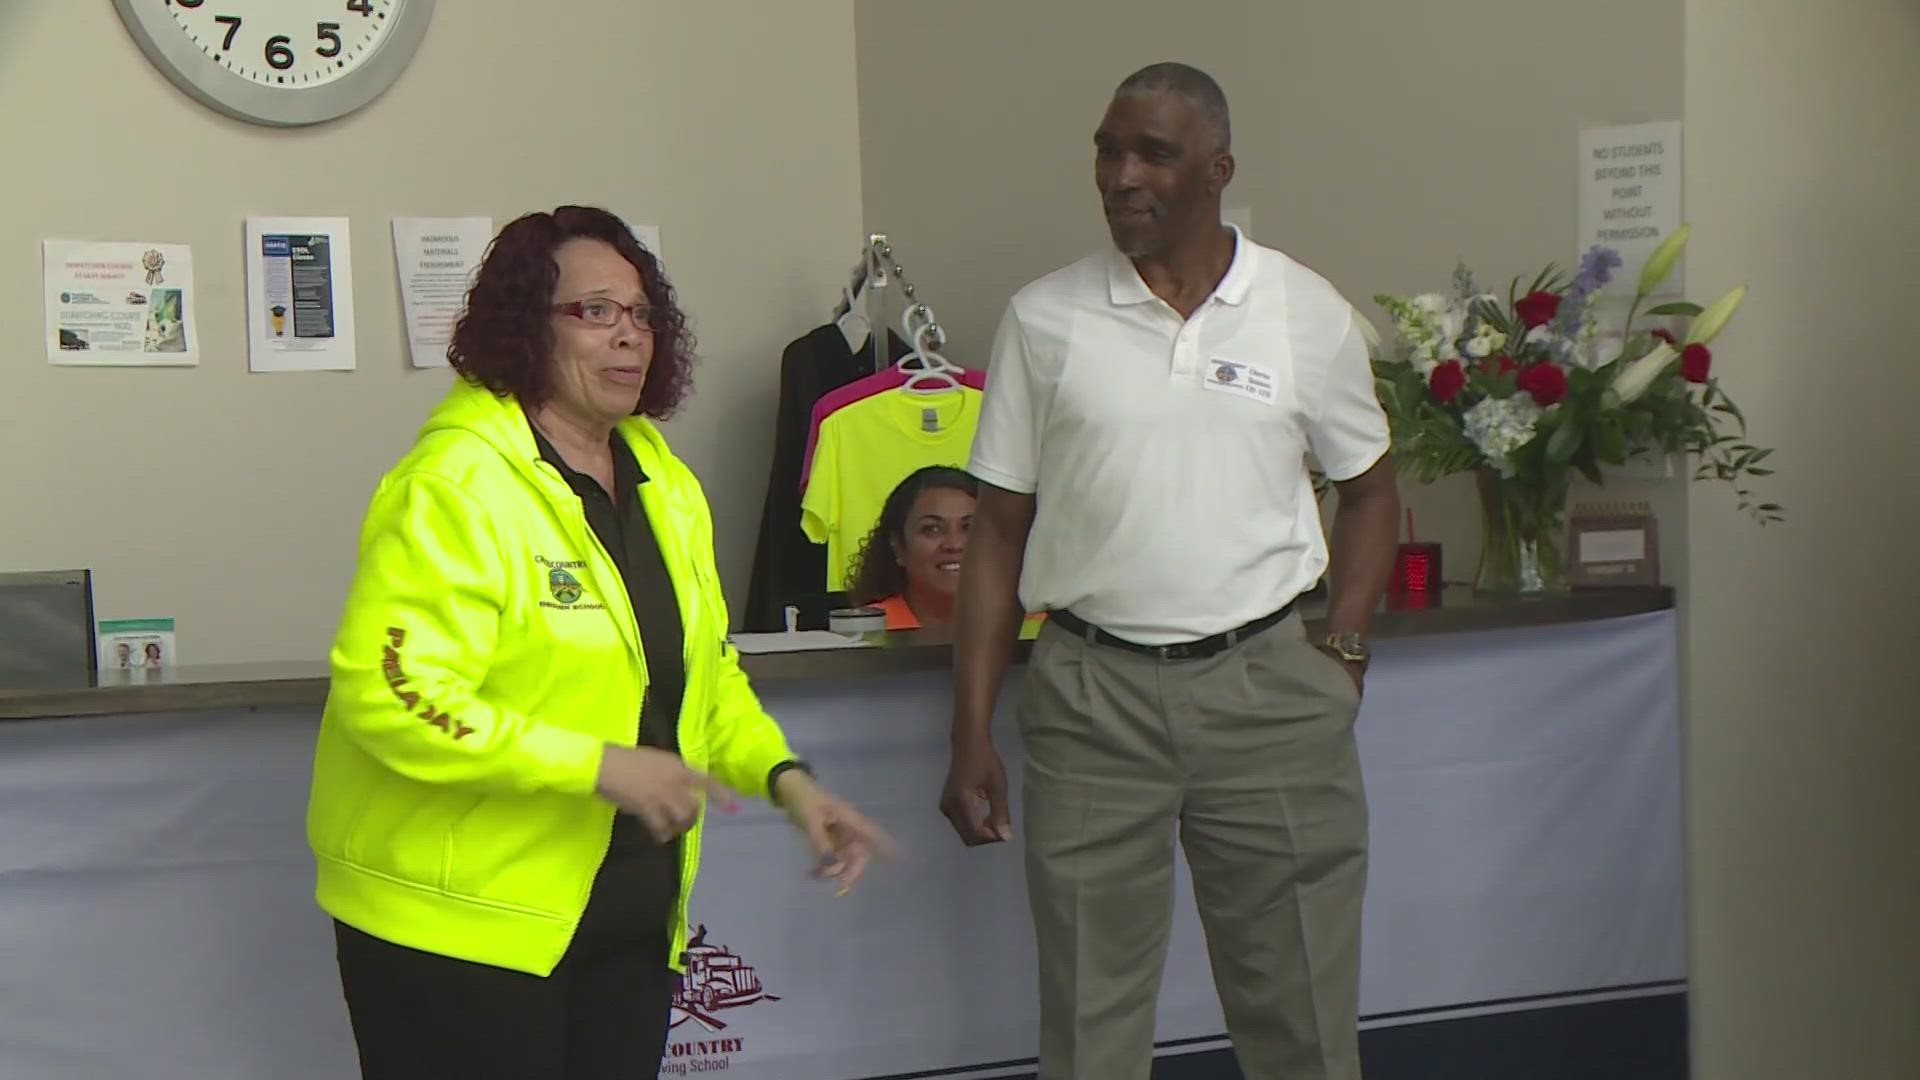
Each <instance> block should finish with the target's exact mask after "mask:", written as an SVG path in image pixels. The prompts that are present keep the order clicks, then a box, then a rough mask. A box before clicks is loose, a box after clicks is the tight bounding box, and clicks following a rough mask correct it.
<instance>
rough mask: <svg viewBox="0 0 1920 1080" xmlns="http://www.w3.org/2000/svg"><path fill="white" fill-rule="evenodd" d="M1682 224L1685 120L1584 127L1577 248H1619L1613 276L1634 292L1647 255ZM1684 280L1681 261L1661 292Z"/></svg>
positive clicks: (1672, 290) (1677, 286) (1676, 289)
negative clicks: (1682, 133)
mask: <svg viewBox="0 0 1920 1080" xmlns="http://www.w3.org/2000/svg"><path fill="white" fill-rule="evenodd" d="M1679 227H1680V121H1678V120H1661V121H1656V122H1653V123H1648V124H1626V125H1623V126H1619V127H1595V128H1585V129H1582V130H1581V132H1580V242H1579V244H1578V245H1576V248H1575V250H1576V252H1584V251H1586V250H1587V249H1588V248H1590V247H1592V246H1593V245H1595V244H1599V245H1601V246H1603V247H1609V248H1612V249H1613V250H1615V251H1617V252H1619V253H1620V258H1621V262H1622V265H1621V267H1620V269H1619V270H1618V271H1617V272H1616V273H1615V275H1614V280H1615V281H1618V282H1621V283H1622V285H1623V287H1624V289H1625V290H1626V291H1627V292H1629V293H1631V292H1632V291H1633V288H1634V286H1635V285H1637V284H1638V283H1639V280H1640V268H1641V267H1642V266H1645V265H1646V262H1647V257H1648V256H1649V255H1652V254H1653V249H1654V248H1656V247H1659V246H1660V241H1662V240H1664V239H1666V237H1667V235H1668V234H1669V233H1671V232H1673V231H1674V230H1675V229H1678V228H1679ZM1684 261H1685V260H1684V259H1682V262H1683V263H1684ZM1682 281H1683V269H1682V268H1681V267H1680V266H1676V267H1675V268H1674V271H1673V274H1672V275H1671V276H1670V277H1668V278H1667V280H1666V283H1665V284H1664V285H1663V286H1661V289H1660V292H1661V293H1662V294H1663V295H1664V294H1669V293H1679V292H1681V291H1682V290H1683V288H1684V286H1683V284H1682Z"/></svg>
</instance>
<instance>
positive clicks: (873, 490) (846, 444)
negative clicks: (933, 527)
mask: <svg viewBox="0 0 1920 1080" xmlns="http://www.w3.org/2000/svg"><path fill="white" fill-rule="evenodd" d="M979 422H980V391H978V390H975V389H973V388H972V387H961V388H960V389H958V390H940V391H932V392H927V393H921V392H918V391H900V390H884V391H881V392H880V393H878V394H875V395H873V396H872V397H869V398H864V399H862V400H860V401H856V402H854V403H853V404H851V405H845V406H842V407H841V408H839V409H838V410H836V411H835V412H833V413H832V414H831V415H829V416H828V417H827V418H826V419H825V420H822V421H821V422H820V437H819V440H818V442H817V443H816V445H815V447H814V451H813V467H812V470H811V471H810V472H809V473H808V474H807V493H806V495H805V496H804V497H803V498H802V499H801V500H800V528H801V529H802V530H803V531H804V532H805V533H806V534H807V538H808V539H810V540H812V541H813V542H814V543H816V544H825V545H827V581H826V589H827V591H828V592H837V591H839V590H841V589H844V588H846V583H847V578H848V575H849V574H850V573H851V566H850V564H851V562H852V561H853V557H854V556H855V555H856V554H858V553H859V551H860V544H861V543H862V542H863V541H864V540H866V538H867V534H868V533H870V532H872V531H873V527H874V526H875V525H877V524H879V522H880V510H881V508H882V507H884V506H885V505H886V502H887V496H889V495H891V494H893V489H894V488H896V487H898V486H899V484H900V481H902V480H905V479H906V478H907V477H908V476H909V475H911V474H912V473H913V472H915V471H916V470H919V469H923V468H925V467H927V466H928V465H949V466H952V467H953V468H956V469H964V468H966V467H967V457H968V454H969V453H970V452H971V451H972V449H973V432H974V429H975V428H976V427H977V426H978V425H979Z"/></svg>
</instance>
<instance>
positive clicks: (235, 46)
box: [113, 0, 433, 127]
mask: <svg viewBox="0 0 1920 1080" xmlns="http://www.w3.org/2000/svg"><path fill="white" fill-rule="evenodd" d="M113 2H114V6H115V7H117V8H118V9H119V10H120V20H121V21H122V22H124V23H126V26H127V31H128V32H129V33H131V34H132V35H133V40H134V41H136V42H138V43H139V45H140V48H141V51H143V52H145V53H146V54H147V59H149V60H151V61H153V64H154V66H155V67H158V68H159V69H160V70H161V71H162V72H164V73H165V74H166V76H167V78H169V79H172V80H173V82H174V84H175V85H176V86H178V87H180V89H182V90H184V91H186V92H187V93H188V94H191V95H192V96H193V97H194V98H196V99H197V100H199V101H200V102H201V103H203V104H205V105H208V106H211V107H212V108H215V109H218V110H219V111H221V112H223V113H226V114H227V115H228V116H233V117H237V118H239V119H241V120H246V121H249V122H252V123H256V124H273V125H278V126H287V127H290V126H294V125H299V124H317V123H320V122H321V121H324V120H331V119H333V118H335V117H337V116H344V115H346V114H347V113H350V112H352V111H353V110H355V109H358V108H360V107H361V106H362V105H365V104H367V103H368V102H370V101H372V100H373V99H374V98H376V97H379V96H380V93H381V92H382V91H384V90H385V89H386V88H387V87H389V86H391V85H393V81H394V80H395V79H397V78H399V77H400V73H401V72H402V71H403V70H405V69H406V66H407V62H408V61H410V60H412V59H413V53H414V50H415V49H417V48H418V47H419V45H420V39H421V38H423V37H425V36H426V33H427V22H428V21H429V20H430V19H432V17H433V0H113Z"/></svg>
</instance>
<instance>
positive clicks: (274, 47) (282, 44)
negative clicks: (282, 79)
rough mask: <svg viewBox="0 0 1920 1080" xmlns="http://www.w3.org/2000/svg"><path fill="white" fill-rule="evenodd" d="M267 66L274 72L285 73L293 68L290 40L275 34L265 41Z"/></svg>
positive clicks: (285, 36) (291, 41)
mask: <svg viewBox="0 0 1920 1080" xmlns="http://www.w3.org/2000/svg"><path fill="white" fill-rule="evenodd" d="M267 66H269V67H271V68H273V70H275V71H285V70H287V69H288V68H290V67H292V66H293V39H292V38H290V37H288V36H287V35H285V34H275V35H273V36H272V37H270V38H268V39H267Z"/></svg>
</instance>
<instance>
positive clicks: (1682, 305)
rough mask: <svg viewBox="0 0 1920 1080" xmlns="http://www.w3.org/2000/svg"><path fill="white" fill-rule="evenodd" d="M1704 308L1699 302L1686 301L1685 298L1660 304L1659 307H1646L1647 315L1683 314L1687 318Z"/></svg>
mask: <svg viewBox="0 0 1920 1080" xmlns="http://www.w3.org/2000/svg"><path fill="white" fill-rule="evenodd" d="M1705 310H1707V309H1706V308H1703V307H1701V306H1700V305H1699V304H1692V303H1688V302H1687V301H1685V300H1675V301H1674V302H1673V303H1671V304H1661V305H1660V306H1659V307H1656V308H1648V309H1647V314H1649V315H1685V316H1687V317H1688V318H1692V317H1694V316H1696V315H1698V314H1700V313H1701V312H1703V311H1705Z"/></svg>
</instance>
